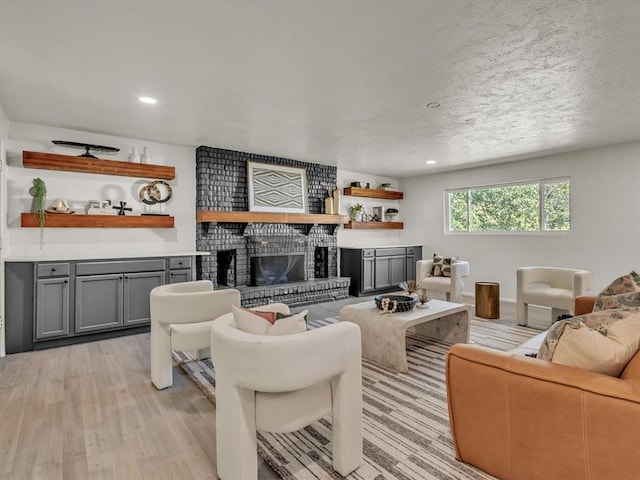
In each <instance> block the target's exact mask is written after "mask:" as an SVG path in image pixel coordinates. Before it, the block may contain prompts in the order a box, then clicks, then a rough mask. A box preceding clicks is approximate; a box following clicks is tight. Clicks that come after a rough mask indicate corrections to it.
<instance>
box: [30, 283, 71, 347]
mask: <svg viewBox="0 0 640 480" xmlns="http://www.w3.org/2000/svg"><path fill="white" fill-rule="evenodd" d="M35 335H36V339H38V340H44V339H47V338H57V337H61V336H62V337H64V336H66V335H69V278H68V277H63V278H39V279H38V280H37V281H36V328H35Z"/></svg>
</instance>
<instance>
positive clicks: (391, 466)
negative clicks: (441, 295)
mask: <svg viewBox="0 0 640 480" xmlns="http://www.w3.org/2000/svg"><path fill="white" fill-rule="evenodd" d="M337 321H338V320H337V318H327V319H324V320H316V321H311V322H309V327H310V328H319V327H322V326H324V325H328V324H331V323H334V322H337ZM536 333H538V332H536V331H535V330H531V329H529V328H525V327H518V326H514V325H513V324H510V323H506V322H503V321H483V320H478V319H472V320H471V340H470V343H476V344H480V345H485V346H489V347H493V348H497V349H500V350H509V349H511V348H513V347H516V346H517V345H519V344H520V343H522V342H524V341H525V340H527V339H528V338H530V337H532V336H534V335H535V334H536ZM448 348H449V345H448V344H446V343H442V342H438V341H436V340H433V339H428V338H426V337H420V336H419V335H415V334H411V333H409V334H408V335H407V360H408V362H409V372H408V373H406V374H404V373H396V372H393V371H391V370H387V369H385V368H384V367H381V366H379V365H377V364H375V363H373V362H369V361H367V360H366V359H363V361H362V384H363V409H362V422H363V437H364V442H363V464H362V466H361V467H360V468H359V469H358V470H356V471H355V472H353V473H352V474H351V475H349V476H348V477H346V478H347V479H349V480H383V479H400V480H427V479H439V480H448V479H456V480H462V479H492V478H493V477H491V476H489V475H487V474H486V473H483V472H481V471H480V470H477V469H475V468H473V467H471V466H468V465H466V464H464V463H461V462H458V461H457V460H456V459H455V456H454V449H453V441H452V438H451V432H450V430H449V414H448V411H447V394H446V387H445V354H446V351H447V349H448ZM174 358H175V360H176V361H177V362H178V363H179V364H180V366H181V368H182V369H183V370H184V372H185V373H186V374H187V376H188V377H189V378H190V379H192V380H193V381H194V382H195V383H196V385H198V387H200V389H201V390H202V391H203V392H204V394H205V395H206V396H207V398H209V399H210V400H211V401H212V402H214V403H215V372H214V370H213V367H212V364H211V361H210V360H204V361H197V360H196V359H195V355H193V354H191V353H190V352H181V353H178V352H174ZM258 454H259V455H260V457H262V459H263V460H264V461H265V462H266V463H267V464H268V465H269V466H270V467H271V468H272V469H273V470H274V471H275V472H276V473H277V474H278V475H279V476H280V477H281V478H284V479H300V480H305V479H340V478H343V477H341V476H340V475H339V474H338V473H336V472H335V471H334V470H333V468H332V467H331V458H332V457H331V416H330V415H328V416H327V417H325V418H322V419H320V420H319V421H317V422H315V423H313V424H311V425H309V426H308V427H306V428H304V429H303V430H300V431H297V432H293V433H288V434H273V433H268V432H262V431H260V432H258Z"/></svg>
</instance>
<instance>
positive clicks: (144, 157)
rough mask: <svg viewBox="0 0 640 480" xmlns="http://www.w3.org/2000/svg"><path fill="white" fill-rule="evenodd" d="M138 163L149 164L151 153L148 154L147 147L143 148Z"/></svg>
mask: <svg viewBox="0 0 640 480" xmlns="http://www.w3.org/2000/svg"><path fill="white" fill-rule="evenodd" d="M140 161H141V162H142V163H151V152H149V149H148V148H147V147H144V149H143V150H142V158H140Z"/></svg>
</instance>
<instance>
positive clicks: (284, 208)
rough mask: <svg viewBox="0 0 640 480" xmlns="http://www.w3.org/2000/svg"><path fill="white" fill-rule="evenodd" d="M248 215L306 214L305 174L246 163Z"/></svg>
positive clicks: (269, 165) (284, 168)
mask: <svg viewBox="0 0 640 480" xmlns="http://www.w3.org/2000/svg"><path fill="white" fill-rule="evenodd" d="M247 178H248V182H249V185H248V191H249V211H250V212H286V213H306V212H307V171H306V170H305V169H304V168H293V167H282V166H280V165H271V164H266V163H256V162H247Z"/></svg>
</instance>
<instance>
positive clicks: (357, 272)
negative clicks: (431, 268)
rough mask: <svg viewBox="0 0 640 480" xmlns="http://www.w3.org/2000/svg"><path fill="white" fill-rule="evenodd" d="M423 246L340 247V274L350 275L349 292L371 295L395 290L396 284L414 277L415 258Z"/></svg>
mask: <svg viewBox="0 0 640 480" xmlns="http://www.w3.org/2000/svg"><path fill="white" fill-rule="evenodd" d="M420 259H422V247H420V246H412V247H385V248H341V249H340V275H341V276H343V277H351V285H350V287H349V293H350V294H351V295H357V296H360V295H372V294H375V293H383V292H389V291H392V290H398V284H399V283H400V282H403V281H405V280H415V268H416V265H415V263H416V261H417V260H420Z"/></svg>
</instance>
